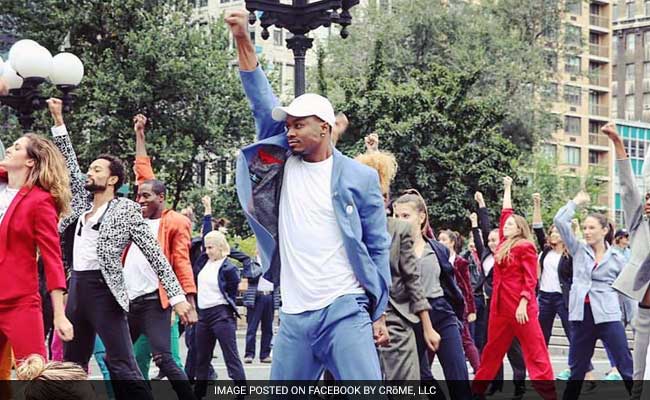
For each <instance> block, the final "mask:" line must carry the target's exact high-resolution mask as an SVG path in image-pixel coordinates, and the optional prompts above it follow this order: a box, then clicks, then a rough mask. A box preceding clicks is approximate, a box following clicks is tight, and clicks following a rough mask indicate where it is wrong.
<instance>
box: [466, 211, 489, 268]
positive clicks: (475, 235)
mask: <svg viewBox="0 0 650 400" xmlns="http://www.w3.org/2000/svg"><path fill="white" fill-rule="evenodd" d="M469 220H470V223H471V226H472V239H474V246H476V251H477V252H478V254H479V257H483V254H484V252H485V249H486V247H487V244H486V243H483V237H482V236H481V230H480V229H479V227H478V214H476V213H471V214H470V216H469Z"/></svg>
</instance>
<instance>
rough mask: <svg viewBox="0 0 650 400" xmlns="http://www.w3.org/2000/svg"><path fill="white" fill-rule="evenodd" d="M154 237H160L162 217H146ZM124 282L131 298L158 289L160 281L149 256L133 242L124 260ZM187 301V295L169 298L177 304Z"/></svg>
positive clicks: (173, 304)
mask: <svg viewBox="0 0 650 400" xmlns="http://www.w3.org/2000/svg"><path fill="white" fill-rule="evenodd" d="M145 222H146V223H147V225H148V226H149V229H150V230H151V233H152V234H153V235H154V237H158V230H159V229H160V218H157V219H145ZM124 283H125V285H126V292H127V293H128V295H129V300H133V299H135V298H137V297H140V296H143V295H145V294H149V293H152V292H156V291H158V287H159V283H160V281H159V280H158V274H157V273H156V271H154V269H153V268H151V264H150V263H149V260H147V257H145V256H144V254H143V253H142V250H140V248H139V247H138V246H136V245H135V243H131V246H130V247H129V250H128V252H127V254H126V260H124ZM183 301H185V295H182V294H181V295H178V296H174V297H172V298H171V299H169V304H171V305H172V307H173V306H175V305H176V304H178V303H181V302H183Z"/></svg>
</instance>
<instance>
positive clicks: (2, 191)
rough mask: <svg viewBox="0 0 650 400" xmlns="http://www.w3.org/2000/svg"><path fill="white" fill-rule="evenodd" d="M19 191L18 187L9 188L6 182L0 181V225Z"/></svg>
mask: <svg viewBox="0 0 650 400" xmlns="http://www.w3.org/2000/svg"><path fill="white" fill-rule="evenodd" d="M19 191H20V189H10V188H9V186H7V184H6V183H0V225H1V224H2V220H3V219H4V217H5V214H6V213H7V210H9V206H11V202H13V201H14V198H15V197H16V195H17V194H18V192H19Z"/></svg>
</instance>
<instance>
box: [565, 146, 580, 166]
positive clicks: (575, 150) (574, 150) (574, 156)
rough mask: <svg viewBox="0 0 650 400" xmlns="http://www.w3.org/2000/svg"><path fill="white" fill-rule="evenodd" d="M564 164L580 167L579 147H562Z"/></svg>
mask: <svg viewBox="0 0 650 400" xmlns="http://www.w3.org/2000/svg"><path fill="white" fill-rule="evenodd" d="M564 163H565V164H569V165H580V147H573V146H564Z"/></svg>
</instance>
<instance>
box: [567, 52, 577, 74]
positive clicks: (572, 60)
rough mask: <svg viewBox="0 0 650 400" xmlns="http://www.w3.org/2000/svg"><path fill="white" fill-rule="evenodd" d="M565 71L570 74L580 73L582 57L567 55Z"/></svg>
mask: <svg viewBox="0 0 650 400" xmlns="http://www.w3.org/2000/svg"><path fill="white" fill-rule="evenodd" d="M564 71H565V72H567V73H569V74H574V75H576V74H579V73H580V57H579V56H567V57H566V60H565V64H564Z"/></svg>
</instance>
